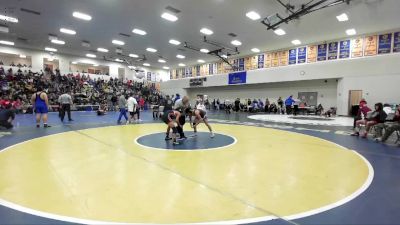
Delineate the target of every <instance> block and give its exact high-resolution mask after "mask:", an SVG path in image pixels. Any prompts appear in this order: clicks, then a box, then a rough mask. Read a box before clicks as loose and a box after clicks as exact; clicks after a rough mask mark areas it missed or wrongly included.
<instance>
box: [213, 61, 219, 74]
mask: <svg viewBox="0 0 400 225" xmlns="http://www.w3.org/2000/svg"><path fill="white" fill-rule="evenodd" d="M213 74H218V63H214V64H213Z"/></svg>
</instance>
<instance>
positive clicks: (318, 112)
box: [315, 104, 324, 116]
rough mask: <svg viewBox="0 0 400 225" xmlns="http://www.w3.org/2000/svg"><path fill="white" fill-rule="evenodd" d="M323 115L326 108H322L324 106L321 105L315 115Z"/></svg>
mask: <svg viewBox="0 0 400 225" xmlns="http://www.w3.org/2000/svg"><path fill="white" fill-rule="evenodd" d="M323 113H324V107H322V105H321V104H319V105H318V106H317V108H316V109H315V115H318V116H320V115H322V114H323Z"/></svg>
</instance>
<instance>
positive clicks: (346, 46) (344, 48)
mask: <svg viewBox="0 0 400 225" xmlns="http://www.w3.org/2000/svg"><path fill="white" fill-rule="evenodd" d="M349 57H350V40H344V41H340V47H339V58H340V59H345V58H349Z"/></svg>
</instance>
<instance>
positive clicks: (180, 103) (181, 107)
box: [174, 96, 189, 139]
mask: <svg viewBox="0 0 400 225" xmlns="http://www.w3.org/2000/svg"><path fill="white" fill-rule="evenodd" d="M188 107H189V98H188V97H187V96H184V97H183V98H182V99H177V100H176V101H175V105H174V110H176V111H179V112H180V113H181V115H182V116H180V117H179V124H180V126H178V127H177V128H178V133H179V136H180V138H181V139H186V136H185V133H183V125H185V122H186V120H185V119H186V115H185V110H186V108H188Z"/></svg>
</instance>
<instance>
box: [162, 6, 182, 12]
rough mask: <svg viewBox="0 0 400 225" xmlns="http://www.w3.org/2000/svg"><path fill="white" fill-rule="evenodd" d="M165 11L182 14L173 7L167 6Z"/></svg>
mask: <svg viewBox="0 0 400 225" xmlns="http://www.w3.org/2000/svg"><path fill="white" fill-rule="evenodd" d="M165 9H166V10H168V11H170V12H173V13H180V12H181V10H179V9H175V8H174V7H172V6H167V7H165Z"/></svg>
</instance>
